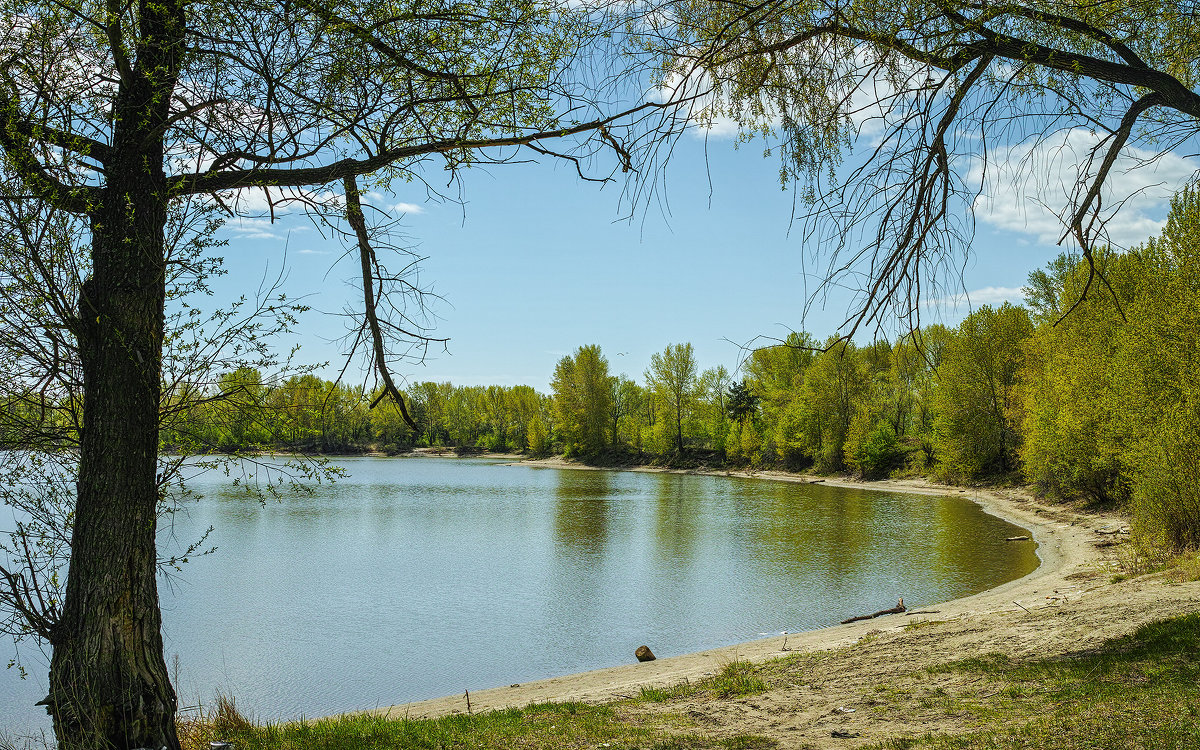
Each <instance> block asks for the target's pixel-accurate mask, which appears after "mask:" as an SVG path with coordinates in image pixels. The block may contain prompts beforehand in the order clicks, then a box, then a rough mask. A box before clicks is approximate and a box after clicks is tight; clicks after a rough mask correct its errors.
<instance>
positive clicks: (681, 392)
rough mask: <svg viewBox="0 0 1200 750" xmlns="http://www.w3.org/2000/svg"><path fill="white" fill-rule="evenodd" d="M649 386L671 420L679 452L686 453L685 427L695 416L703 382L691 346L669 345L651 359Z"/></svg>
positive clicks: (647, 375)
mask: <svg viewBox="0 0 1200 750" xmlns="http://www.w3.org/2000/svg"><path fill="white" fill-rule="evenodd" d="M645 378H646V386H647V388H649V390H650V391H651V392H652V393H653V394H654V396H655V398H657V399H658V400H659V402H660V403H661V404H662V406H663V408H664V409H665V411H666V413H667V418H668V419H669V420H670V426H671V433H672V437H673V439H674V442H675V452H676V453H680V454H682V453H683V424H684V421H685V420H686V419H687V418H689V417H690V416H691V415H692V409H693V407H694V406H695V403H696V397H697V395H698V394H697V389H698V386H699V381H698V379H697V377H696V354H695V352H694V351H693V350H692V345H691V344H690V343H684V344H668V345H667V348H666V349H664V350H662V351H661V352H657V353H655V354H653V355H651V357H650V367H649V368H648V369H647V370H646V373H645Z"/></svg>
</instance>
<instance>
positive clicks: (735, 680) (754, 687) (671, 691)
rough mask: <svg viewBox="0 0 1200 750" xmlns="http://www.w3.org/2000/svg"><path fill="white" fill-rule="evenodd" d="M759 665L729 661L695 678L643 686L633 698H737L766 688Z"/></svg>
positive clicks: (659, 700) (652, 700) (656, 700)
mask: <svg viewBox="0 0 1200 750" xmlns="http://www.w3.org/2000/svg"><path fill="white" fill-rule="evenodd" d="M761 673H762V667H761V666H758V665H755V664H751V663H749V662H745V661H740V660H739V661H732V662H730V663H729V664H726V665H725V666H724V667H723V668H722V669H721V671H720V672H718V673H717V674H715V675H713V676H712V677H707V678H705V679H703V680H699V681H697V682H681V683H678V684H676V685H671V686H669V687H644V688H642V690H641V693H640V694H639V695H638V696H637V698H635V700H637V701H642V702H645V703H665V702H667V701H672V700H676V699H678V698H693V697H701V696H703V697H708V698H740V697H742V696H745V695H756V694H758V693H763V692H766V691H767V689H768V687H769V686H768V684H767V681H766V680H765V679H764V678H763V676H762V674H761Z"/></svg>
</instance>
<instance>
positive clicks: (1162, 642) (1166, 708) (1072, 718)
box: [873, 614, 1200, 750]
mask: <svg viewBox="0 0 1200 750" xmlns="http://www.w3.org/2000/svg"><path fill="white" fill-rule="evenodd" d="M929 672H930V673H932V674H938V673H956V674H960V675H964V676H969V677H970V678H971V679H970V680H969V684H970V688H969V689H966V690H964V691H960V693H959V694H958V695H945V696H944V700H945V707H946V709H947V710H948V711H951V712H964V711H965V712H969V713H970V714H972V715H974V716H976V717H977V718H978V719H979V720H980V722H981V724H982V727H983V728H981V729H979V730H977V731H973V732H969V733H966V734H961V735H951V736H946V735H925V736H922V737H903V738H895V739H890V740H887V741H885V742H883V743H880V744H878V745H874V746H873V747H875V748H879V749H880V750H910V749H915V748H933V749H935V750H942V749H943V748H1039V749H1044V750H1093V749H1095V748H1148V749H1149V748H1154V749H1155V750H1175V749H1178V750H1184V749H1185V748H1197V747H1200V614H1193V615H1187V616H1184V617H1177V618H1173V619H1170V620H1165V621H1162V622H1157V623H1152V624H1150V625H1146V626H1144V627H1142V628H1140V629H1139V630H1137V631H1136V632H1135V633H1133V634H1132V635H1130V636H1127V637H1125V638H1120V639H1116V640H1113V641H1109V642H1108V643H1106V644H1105V645H1104V646H1103V647H1101V648H1099V649H1096V650H1093V651H1087V652H1081V653H1076V654H1070V655H1066V656H1063V657H1057V658H1051V659H1039V660H1028V661H1024V660H1021V661H1019V660H1014V659H1012V658H1010V657H1008V656H1006V655H1004V654H985V655H981V656H975V657H971V658H968V659H960V660H957V661H954V662H950V663H948V664H944V665H941V666H937V667H931V668H930V669H929Z"/></svg>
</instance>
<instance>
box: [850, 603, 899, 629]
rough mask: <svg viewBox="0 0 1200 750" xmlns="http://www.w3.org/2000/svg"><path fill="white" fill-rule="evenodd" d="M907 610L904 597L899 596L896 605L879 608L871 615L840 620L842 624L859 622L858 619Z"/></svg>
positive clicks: (894, 613)
mask: <svg viewBox="0 0 1200 750" xmlns="http://www.w3.org/2000/svg"><path fill="white" fill-rule="evenodd" d="M907 611H908V607H906V606H904V597H900V601H899V602H897V603H896V606H894V607H892V608H891V609H881V610H879V611H878V612H876V613H875V614H873V615H859V616H858V617H851V618H850V619H849V620H842V624H843V625H846V624H849V623H852V622H859V621H860V620H874V619H875V618H876V617H882V616H883V615H898V614H901V613H903V612H907Z"/></svg>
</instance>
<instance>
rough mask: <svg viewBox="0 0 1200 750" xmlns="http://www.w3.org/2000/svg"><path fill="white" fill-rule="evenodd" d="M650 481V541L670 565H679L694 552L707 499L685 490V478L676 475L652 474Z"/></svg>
mask: <svg viewBox="0 0 1200 750" xmlns="http://www.w3.org/2000/svg"><path fill="white" fill-rule="evenodd" d="M650 476H651V477H652V480H653V482H654V540H655V552H656V554H658V556H659V557H660V558H661V559H664V560H668V561H670V563H671V564H672V565H673V566H682V565H684V564H686V562H687V561H688V560H689V559H690V558H691V557H692V555H693V553H694V551H695V543H696V537H697V536H698V534H699V533H700V530H701V527H702V524H701V523H700V514H701V513H702V512H703V508H704V507H705V505H706V504H707V503H705V502H704V501H705V500H706V499H707V498H705V497H702V496H701V493H699V492H698V491H696V490H695V489H694V488H691V487H688V486H687V484H694V482H691V483H689V482H688V481H687V480H691V479H694V478H695V477H686V476H681V475H679V474H652V475H650Z"/></svg>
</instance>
